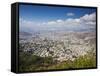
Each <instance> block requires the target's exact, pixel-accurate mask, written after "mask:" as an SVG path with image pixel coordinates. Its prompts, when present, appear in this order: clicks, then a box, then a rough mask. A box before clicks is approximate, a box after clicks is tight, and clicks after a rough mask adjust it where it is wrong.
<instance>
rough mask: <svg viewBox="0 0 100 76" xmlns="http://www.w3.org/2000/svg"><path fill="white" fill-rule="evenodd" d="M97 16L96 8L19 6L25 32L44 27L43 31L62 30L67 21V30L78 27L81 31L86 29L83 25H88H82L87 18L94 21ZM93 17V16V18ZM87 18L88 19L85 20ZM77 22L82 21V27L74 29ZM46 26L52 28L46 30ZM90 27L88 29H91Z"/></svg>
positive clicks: (21, 24)
mask: <svg viewBox="0 0 100 76" xmlns="http://www.w3.org/2000/svg"><path fill="white" fill-rule="evenodd" d="M95 14H96V9H95V8H76V7H73V8H72V7H49V6H36V5H20V6H19V18H20V19H21V21H20V26H23V27H21V28H24V29H25V30H28V29H29V30H32V27H34V28H35V29H37V28H41V27H40V26H42V27H43V29H50V28H55V29H59V28H62V25H64V28H65V25H66V21H67V24H69V25H67V26H66V28H68V29H70V28H77V27H78V28H79V29H81V28H85V27H84V26H82V25H86V24H82V22H83V21H84V20H86V19H87V18H89V19H90V20H92V18H94V15H95ZM91 15H93V17H92V16H91ZM85 16H86V17H87V18H85ZM82 17H83V19H82ZM71 20H72V21H71ZM90 20H88V19H87V20H86V21H90ZM93 20H96V19H93ZM70 21H71V22H73V24H71V22H70ZM75 21H76V23H77V22H78V21H81V22H80V26H81V27H80V26H74V27H73V25H76V24H75ZM50 22H51V25H50V24H48V23H50ZM59 22H63V23H62V24H61V23H59ZM90 23H93V21H92V22H91V21H90ZM34 24H35V26H34ZM40 24H41V25H40ZM54 24H57V25H59V28H58V26H57V27H56V26H55V25H54ZM87 24H88V23H87ZM93 24H95V23H93ZM24 25H25V27H24ZM29 25H30V26H29ZM77 25H78V24H77ZM26 26H29V27H26ZM44 26H50V27H47V28H46V27H45V28H44ZM89 26H90V24H89ZM89 26H88V27H87V28H89ZM90 27H91V26H90ZM92 28H95V27H93V26H92ZM68 29H67V30H68Z"/></svg>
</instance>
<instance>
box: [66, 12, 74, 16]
mask: <svg viewBox="0 0 100 76" xmlns="http://www.w3.org/2000/svg"><path fill="white" fill-rule="evenodd" d="M66 15H67V16H74V15H75V14H74V13H71V12H70V13H67V14H66Z"/></svg>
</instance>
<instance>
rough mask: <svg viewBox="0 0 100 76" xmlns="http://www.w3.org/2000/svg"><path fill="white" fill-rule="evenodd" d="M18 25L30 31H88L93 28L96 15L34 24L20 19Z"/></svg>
mask: <svg viewBox="0 0 100 76" xmlns="http://www.w3.org/2000/svg"><path fill="white" fill-rule="evenodd" d="M20 25H21V26H23V27H26V28H30V29H33V28H34V29H35V28H36V29H44V30H45V29H47V30H52V29H53V30H54V29H55V30H56V29H65V28H67V29H71V28H76V29H82V28H85V29H87V28H88V29H89V28H91V27H92V28H95V25H96V13H92V14H85V15H84V16H82V17H80V18H68V19H66V20H62V19H58V20H54V21H48V22H42V23H36V22H34V21H27V20H24V19H20Z"/></svg>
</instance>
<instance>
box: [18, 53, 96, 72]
mask: <svg viewBox="0 0 100 76" xmlns="http://www.w3.org/2000/svg"><path fill="white" fill-rule="evenodd" d="M19 57H20V58H19V71H21V72H23V71H24V72H25V71H39V70H53V69H75V68H92V67H96V56H95V53H93V52H88V53H87V54H86V55H84V56H80V57H78V58H76V59H75V60H74V61H71V60H67V61H63V62H58V61H54V60H53V58H52V57H40V56H36V55H33V54H31V53H28V52H20V54H19Z"/></svg>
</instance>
